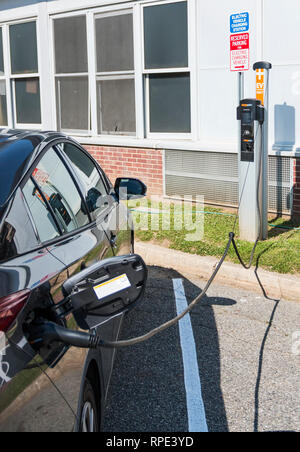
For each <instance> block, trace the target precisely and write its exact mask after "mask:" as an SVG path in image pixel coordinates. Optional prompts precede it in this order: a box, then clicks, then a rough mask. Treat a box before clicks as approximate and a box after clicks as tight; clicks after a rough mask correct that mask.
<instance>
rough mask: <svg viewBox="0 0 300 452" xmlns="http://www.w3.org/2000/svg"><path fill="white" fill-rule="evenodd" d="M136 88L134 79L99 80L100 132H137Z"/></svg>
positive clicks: (119, 133)
mask: <svg viewBox="0 0 300 452" xmlns="http://www.w3.org/2000/svg"><path fill="white" fill-rule="evenodd" d="M134 89H135V88H134V79H118V80H101V81H98V82H97V92H98V105H99V106H100V108H99V133H100V134H115V135H134V134H135V131H136V125H135V92H134Z"/></svg>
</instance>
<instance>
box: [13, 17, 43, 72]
mask: <svg viewBox="0 0 300 452" xmlns="http://www.w3.org/2000/svg"><path fill="white" fill-rule="evenodd" d="M9 38H10V55H11V72H12V74H34V73H37V72H38V57H37V40H36V23H35V22H27V23H23V24H15V25H11V26H10V30H9Z"/></svg>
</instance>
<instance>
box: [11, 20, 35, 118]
mask: <svg viewBox="0 0 300 452" xmlns="http://www.w3.org/2000/svg"><path fill="white" fill-rule="evenodd" d="M9 45H10V60H11V74H12V76H11V77H12V78H11V82H12V88H13V94H14V99H15V123H16V125H17V126H18V125H22V124H23V125H40V124H41V122H42V120H41V102H40V80H39V69H38V52H37V35H36V22H35V21H34V22H25V23H18V24H13V25H10V26H9Z"/></svg>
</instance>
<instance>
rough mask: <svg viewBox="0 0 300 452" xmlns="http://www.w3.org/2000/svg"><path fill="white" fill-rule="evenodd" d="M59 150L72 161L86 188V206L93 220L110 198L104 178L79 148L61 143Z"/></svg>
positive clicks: (104, 207)
mask: <svg viewBox="0 0 300 452" xmlns="http://www.w3.org/2000/svg"><path fill="white" fill-rule="evenodd" d="M59 149H60V150H61V151H63V152H64V153H65V154H66V155H67V157H68V158H69V159H70V160H71V163H72V166H73V167H74V170H75V171H76V173H77V175H78V177H79V179H80V180H81V182H82V184H83V185H84V188H85V198H86V204H87V206H88V209H89V212H90V214H91V216H92V218H93V219H96V218H97V216H98V215H99V214H100V213H101V212H102V211H103V210H105V209H106V207H107V202H108V201H109V198H108V196H107V190H106V187H105V184H104V182H103V179H102V176H101V174H100V172H99V170H98V168H97V167H96V165H95V163H94V162H93V160H92V159H91V158H90V157H89V156H88V155H86V154H85V153H84V152H83V151H82V150H81V149H79V148H78V147H77V146H74V145H72V144H70V143H61V144H60V145H59Z"/></svg>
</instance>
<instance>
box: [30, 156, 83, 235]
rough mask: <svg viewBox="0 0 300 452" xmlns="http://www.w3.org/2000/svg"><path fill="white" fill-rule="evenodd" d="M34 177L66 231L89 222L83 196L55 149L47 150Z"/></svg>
mask: <svg viewBox="0 0 300 452" xmlns="http://www.w3.org/2000/svg"><path fill="white" fill-rule="evenodd" d="M33 177H34V178H35V180H36V182H37V183H38V185H39V187H40V188H41V190H42V192H43V194H44V195H45V197H46V199H47V200H48V203H49V205H50V206H51V208H52V210H53V212H54V213H55V215H56V218H57V221H58V223H59V225H60V227H61V229H62V231H63V232H64V233H68V232H71V231H74V230H76V229H78V228H81V227H82V226H85V225H86V224H88V222H89V218H88V215H87V212H86V210H85V206H84V204H83V202H82V199H81V196H80V195H79V192H78V190H77V188H76V186H75V184H74V181H73V179H72V177H71V176H70V174H69V172H68V170H67V168H66V167H65V165H64V164H63V162H62V161H61V159H60V158H59V157H58V155H57V154H56V152H55V151H54V149H50V150H49V151H47V152H46V154H45V155H44V157H43V158H42V159H41V161H40V162H39V164H38V165H37V167H36V169H35V170H34V172H33Z"/></svg>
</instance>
